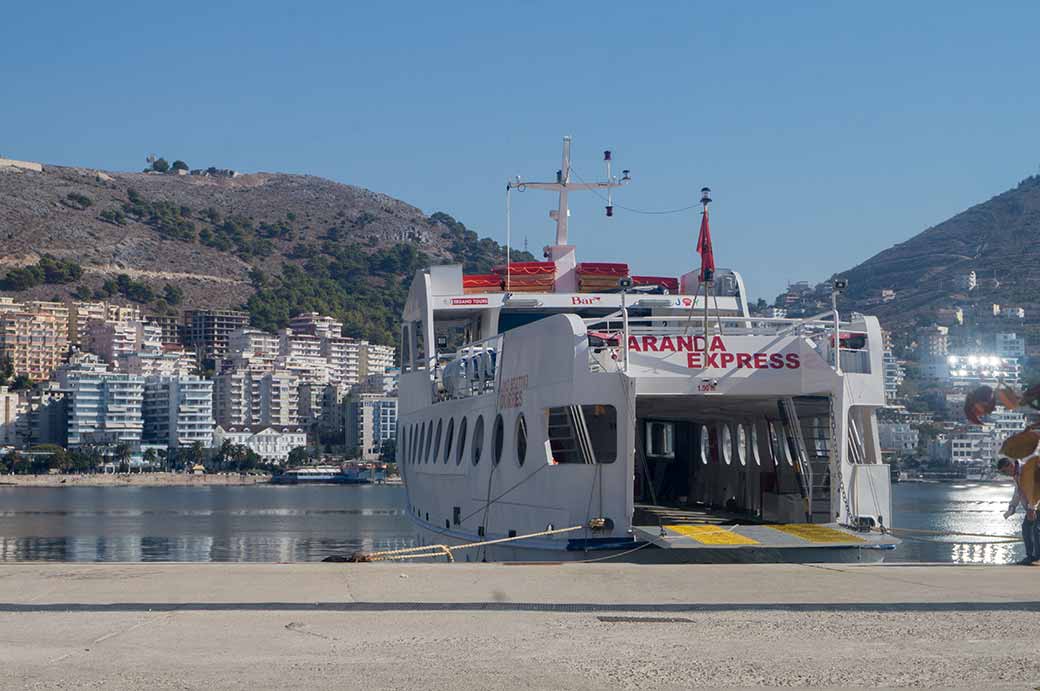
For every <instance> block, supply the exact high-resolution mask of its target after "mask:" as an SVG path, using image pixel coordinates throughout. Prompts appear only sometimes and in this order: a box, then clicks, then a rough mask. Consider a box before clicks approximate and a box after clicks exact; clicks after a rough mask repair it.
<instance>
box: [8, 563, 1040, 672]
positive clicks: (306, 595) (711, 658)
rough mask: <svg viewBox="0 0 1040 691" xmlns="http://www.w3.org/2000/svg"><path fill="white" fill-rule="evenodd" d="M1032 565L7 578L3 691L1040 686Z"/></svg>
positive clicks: (463, 567)
mask: <svg viewBox="0 0 1040 691" xmlns="http://www.w3.org/2000/svg"><path fill="white" fill-rule="evenodd" d="M1038 584H1040V568H1030V567H1012V566H1004V567H967V566H910V565H908V566H832V565H827V566H813V565H780V564H777V565H754V566H744V565H719V566H635V565H622V564H584V565H583V564H570V565H552V564H547V565H537V566H531V565H503V564H455V565H447V564H392V563H380V564H83V565H80V564H41V563H32V564H4V565H0V660H2V661H3V662H2V664H3V671H4V674H3V675H2V677H0V685H2V686H3V687H4V688H25V687H40V688H43V687H61V688H79V687H91V688H94V687H100V686H105V687H106V688H149V689H158V688H210V689H212V688H248V689H251V690H253V689H259V688H285V687H290V686H291V687H312V688H332V687H344V688H353V687H364V688H415V689H442V688H473V689H486V688H515V687H524V688H552V689H602V688H689V687H693V686H759V685H767V686H774V685H800V686H804V685H808V686H828V687H849V686H944V687H949V686H962V687H986V688H1022V687H1023V686H1028V687H1030V688H1032V687H1036V686H1038V685H1040V652H1038V646H1037V641H1038V640H1040V624H1038V623H1037V622H1038V621H1040V620H1038V615H1040V597H1038V595H1037V590H1038Z"/></svg>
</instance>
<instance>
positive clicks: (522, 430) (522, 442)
mask: <svg viewBox="0 0 1040 691" xmlns="http://www.w3.org/2000/svg"><path fill="white" fill-rule="evenodd" d="M525 460H527V420H524V414H523V413H520V414H519V415H517V416H516V462H517V463H519V464H520V465H523V464H524V461H525Z"/></svg>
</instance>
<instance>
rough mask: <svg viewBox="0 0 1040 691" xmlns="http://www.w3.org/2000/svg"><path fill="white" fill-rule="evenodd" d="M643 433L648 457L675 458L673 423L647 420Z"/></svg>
mask: <svg viewBox="0 0 1040 691" xmlns="http://www.w3.org/2000/svg"><path fill="white" fill-rule="evenodd" d="M645 434H646V455H647V457H648V458H663V459H672V458H675V425H674V424H673V423H671V422H660V421H655V420H651V421H648V422H647V423H646V428H645Z"/></svg>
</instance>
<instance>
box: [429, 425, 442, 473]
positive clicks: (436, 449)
mask: <svg viewBox="0 0 1040 691" xmlns="http://www.w3.org/2000/svg"><path fill="white" fill-rule="evenodd" d="M443 427H444V421H443V420H440V419H438V420H437V436H436V437H434V440H433V453H432V454H430V463H436V462H437V457H438V456H439V455H440V452H441V432H442V431H443Z"/></svg>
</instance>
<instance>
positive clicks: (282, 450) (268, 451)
mask: <svg viewBox="0 0 1040 691" xmlns="http://www.w3.org/2000/svg"><path fill="white" fill-rule="evenodd" d="M225 441H228V442H230V443H232V444H235V445H236V446H245V447H246V448H248V449H252V450H253V451H254V452H255V453H256V454H257V455H258V456H260V459H261V460H262V461H263V462H264V463H273V464H276V465H283V464H284V463H285V462H286V461H287V460H288V459H289V452H290V451H292V450H293V449H295V448H298V447H301V446H303V447H305V446H307V430H306V429H304V428H303V427H302V426H300V425H231V426H229V427H226V428H225V427H223V426H221V425H217V427H216V428H215V429H214V430H213V446H214V447H220V446H222V445H223V443H224V442H225Z"/></svg>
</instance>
